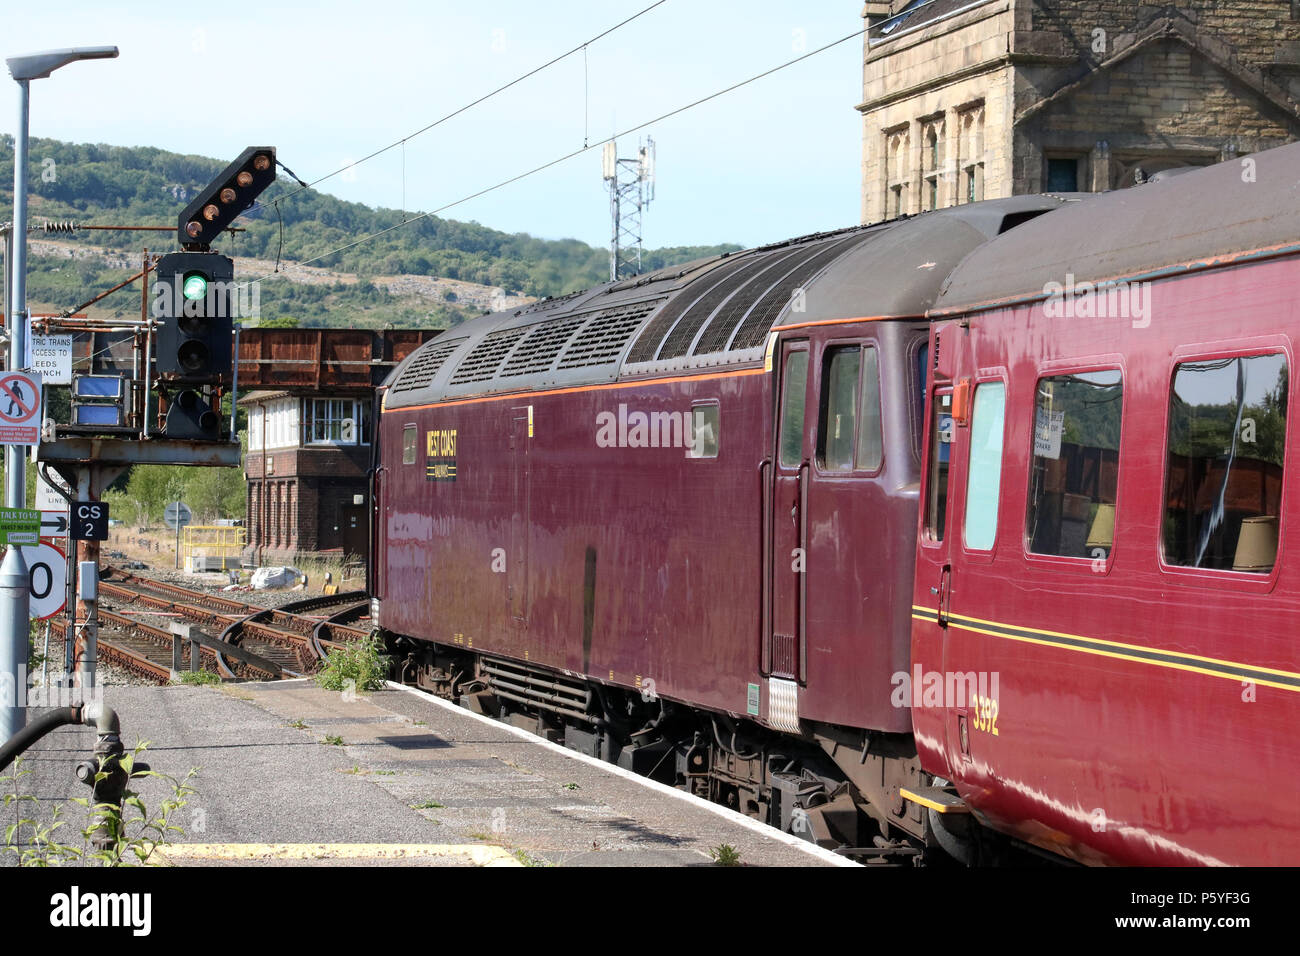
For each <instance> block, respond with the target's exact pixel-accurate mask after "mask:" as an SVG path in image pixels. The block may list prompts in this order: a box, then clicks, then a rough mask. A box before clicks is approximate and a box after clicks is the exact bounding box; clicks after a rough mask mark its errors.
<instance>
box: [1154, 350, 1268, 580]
mask: <svg viewBox="0 0 1300 956" xmlns="http://www.w3.org/2000/svg"><path fill="white" fill-rule="evenodd" d="M1288 383H1289V377H1288V370H1287V364H1286V357H1285V356H1283V355H1280V354H1275V355H1249V356H1245V355H1236V356H1230V357H1224V358H1210V359H1198V360H1197V361H1194V362H1183V363H1181V364H1179V365H1177V366H1176V367H1175V369H1174V382H1173V392H1172V395H1171V397H1170V405H1169V447H1168V450H1167V455H1166V460H1165V496H1164V501H1165V516H1164V527H1163V539H1164V557H1165V561H1166V563H1168V564H1172V565H1181V566H1183V567H1193V568H1206V569H1211V570H1221V571H1243V572H1248V573H1252V574H1267V573H1269V572H1270V571H1272V570H1273V564H1274V561H1275V559H1276V556H1277V541H1278V514H1279V511H1280V508H1279V506H1280V505H1281V499H1282V466H1283V460H1284V455H1285V451H1286V410H1287V392H1288Z"/></svg>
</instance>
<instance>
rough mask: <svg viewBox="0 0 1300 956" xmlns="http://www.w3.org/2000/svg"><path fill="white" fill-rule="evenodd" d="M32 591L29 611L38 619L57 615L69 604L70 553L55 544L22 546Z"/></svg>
mask: <svg viewBox="0 0 1300 956" xmlns="http://www.w3.org/2000/svg"><path fill="white" fill-rule="evenodd" d="M22 553H23V560H24V561H26V562H27V582H28V589H29V590H30V592H31V597H30V604H29V605H28V614H29V616H31V617H32V618H34V619H35V620H38V621H43V620H45V618H47V617H54V615H56V614H58V613H59V612H60V611H62V610H63V609H64V607H66V606H67V603H68V556H67V555H66V554H64V553H63V551H62V550H60V549H59V548H56V547H55V546H54V545H52V544H44V543H42V544H36V545H31V546H30V547H24V548H23V549H22Z"/></svg>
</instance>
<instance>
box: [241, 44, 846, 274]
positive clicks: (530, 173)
mask: <svg viewBox="0 0 1300 956" xmlns="http://www.w3.org/2000/svg"><path fill="white" fill-rule="evenodd" d="M867 29H868V28H866V27H864V28H863V29H861V30H856V31H854V32H853V33H850V34H848V35H847V36H843V37H840V38H839V39H838V40H832V41H831V42H830V43H827V44H826V45H825V46H820V47H818V48H817V49H815V50H810V51H808V52H807V53H804V54H802V55H801V56H797V57H795V58H794V59H792V60H786V61H785V62H784V63H781V64H779V65H777V66H774V67H772V68H771V69H768V70H764V71H763V72H762V73H758V74H755V75H754V76H751V77H749V79H746V80H741V81H740V82H738V83H733V84H732V85H731V86H728V87H725V88H724V89H721V90H718V91H716V92H714V93H710V94H709V95H707V96H702V97H700V98H699V99H697V100H694V101H692V102H690V103H687V104H686V105H685V106H679V107H677V108H676V109H673V110H669V111H668V112H667V113H662V114H660V115H659V116H656V117H655V118H654V119H649V120H645V121H644V122H641V123H637V124H636V125H635V126H629V127H628V128H627V129H625V130H622V131H620V132H617V133H614V134H613V135H612V136H607V137H605V138H604V139H602V140H600V141H599V142H596V143H592V144H591V145H589V146H583V147H581V148H579V149H575V150H573V151H572V152H569V153H565V154H564V155H562V156H558V157H556V158H555V159H552V160H550V161H549V162H545V163H542V165H540V166H534V167H533V168H532V169H529V170H527V171H525V172H522V173H518V174H517V175H514V176H511V177H510V178H509V179H503V180H501V182H499V183H496V184H494V185H492V186H485V187H484V188H482V189H480V190H478V191H477V192H473V193H470V194H469V195H468V196H462V197H461V198H460V199H457V200H454V201H452V202H449V203H446V204H445V205H442V206H439V207H438V208H436V209H430V210H429V211H428V212H422V213H420V214H419V215H418V216H412V217H411V218H409V219H403V220H402V221H401V222H399V223H396V224H394V225H392V226H388V227H386V228H384V229H380V230H378V231H376V232H371V233H367V234H366V235H364V236H361V237H360V238H357V239H353V240H352V241H351V242H346V243H344V244H343V245H341V246H338V247H336V248H334V249H331V250H329V251H328V252H322V253H321V254H320V255H318V256H312V257H311V258H310V259H301V260H297V262H298V265H300V266H305V265H310V264H311V263H313V262H317V261H319V260H321V259H325V258H328V257H329V256H333V255H337V254H338V253H340V252H346V251H347V250H348V249H351V248H353V247H354V246H359V245H361V243H363V242H369V241H370V240H371V239H377V238H379V237H380V236H385V235H387V234H388V233H390V232H393V231H395V230H397V229H401V228H402V227H403V226H405V225H408V224H410V223H413V222H419V221H420V220H421V219H428V218H429V217H430V216H436V215H437V214H438V213H440V212H445V211H446V210H448V209H451V208H453V207H455V206H459V205H462V204H463V203H467V202H469V201H470V200H472V199H478V198H479V197H480V196H486V195H487V194H488V193H490V192H495V191H496V190H498V189H502V188H504V187H506V186H510V185H512V184H514V183H517V182H519V181H520V180H521V179H527V178H528V177H529V176H533V175H536V174H537V173H540V172H544V171H545V170H548V169H550V168H551V167H552V166H558V165H560V164H561V163H564V162H568V161H569V160H570V159H573V158H574V157H576V156H581V155H582V154H583V153H587V152H590V151H591V150H593V149H596V148H597V147H602V146H604V145H605V144H606V143H610V142H613V141H614V140H616V139H618V138H619V137H620V136H628V135H631V134H632V133H635V132H637V131H638V130H642V129H645V128H646V127H647V126H653V125H654V124H655V123H662V122H663V121H664V120H666V119H671V118H672V117H674V116H677V115H678V114H680V113H685V112H686V111H687V110H691V109H694V108H695V107H697V106H701V105H703V104H705V103H708V102H709V101H710V100H716V99H717V98H718V97H720V96H725V95H726V94H728V93H732V92H734V91H736V90H738V89H740V88H741V87H744V86H748V85H749V84H750V83H754V82H757V81H758V80H761V79H763V78H765V77H768V76H771V75H772V74H773V73H779V72H780V71H781V70H784V69H786V68H787V67H791V66H794V65H795V64H796V63H800V62H802V61H803V60H806V59H808V58H809V57H813V56H816V55H817V54H819V53H824V52H826V51H827V50H829V49H831V48H832V47H837V46H839V45H840V44H841V43H847V42H848V41H849V40H852V39H854V38H855V37H860V36H862V34H864V33H866V32H867ZM276 201H277V202H279V200H276ZM274 275H275V273H273V272H268V273H267V274H266V275H264V276H261V277H260V278H259V279H256V280H253V281H257V282H260V281H261V280H262V279H270V278H272V277H273V276H274Z"/></svg>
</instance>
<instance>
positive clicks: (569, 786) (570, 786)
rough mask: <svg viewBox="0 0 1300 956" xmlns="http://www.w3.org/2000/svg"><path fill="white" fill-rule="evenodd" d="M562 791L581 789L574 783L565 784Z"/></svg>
mask: <svg viewBox="0 0 1300 956" xmlns="http://www.w3.org/2000/svg"><path fill="white" fill-rule="evenodd" d="M564 789H565V790H581V789H582V788H581V787H580V786H578V785H577V784H576V783H566V784H565V785H564Z"/></svg>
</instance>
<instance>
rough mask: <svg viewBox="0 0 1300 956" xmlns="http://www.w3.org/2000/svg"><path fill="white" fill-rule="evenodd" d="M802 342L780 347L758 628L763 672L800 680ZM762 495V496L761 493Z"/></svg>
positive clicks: (804, 433)
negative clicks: (763, 607) (764, 593)
mask: <svg viewBox="0 0 1300 956" xmlns="http://www.w3.org/2000/svg"><path fill="white" fill-rule="evenodd" d="M808 356H809V351H808V342H807V340H800V341H787V342H782V343H781V357H780V364H779V366H778V377H777V395H778V400H777V407H776V429H775V431H776V436H775V448H774V450H773V455H772V459H771V464H770V465H767V464H765V466H764V467H765V468H768V467H770V468H771V474H772V478H771V481H770V482H769V483H768V484H769V485H770V489H771V493H770V498H769V499H768V502H767V503H769V508H768V510H767V514H766V515H765V516H764V517H765V520H764V524H765V526H766V528H765V531H766V534H765V537H766V539H767V542H768V548H767V553H766V554H765V556H764V557H765V558H766V564H767V573H766V578H767V583H768V590H769V594H770V604H769V607H770V611H769V613H768V614H767V615H766V617H767V620H766V622H765V625H764V628H763V673H764V674H766V675H768V676H771V677H779V678H785V679H787V680H797V681H802V680H803V679H804V675H805V670H806V658H805V655H806V653H807V651H806V648H805V640H806V637H805V621H806V613H807V612H806V596H807V590H806V587H807V584H806V582H807V578H806V576H805V575H804V573H803V569H804V563H805V560H806V558H805V556H806V554H807V545H808V469H809V466H808V460H809V449H808V444H809V438H808V428H807V427H806V424H807V416H808V410H809V408H810V405H811V407H812V408H814V409H815V407H816V406H815V404H813V403H810V402H809V400H808V387H809V374H808V373H809V367H808V366H809V358H808ZM765 497H766V493H765Z"/></svg>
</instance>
